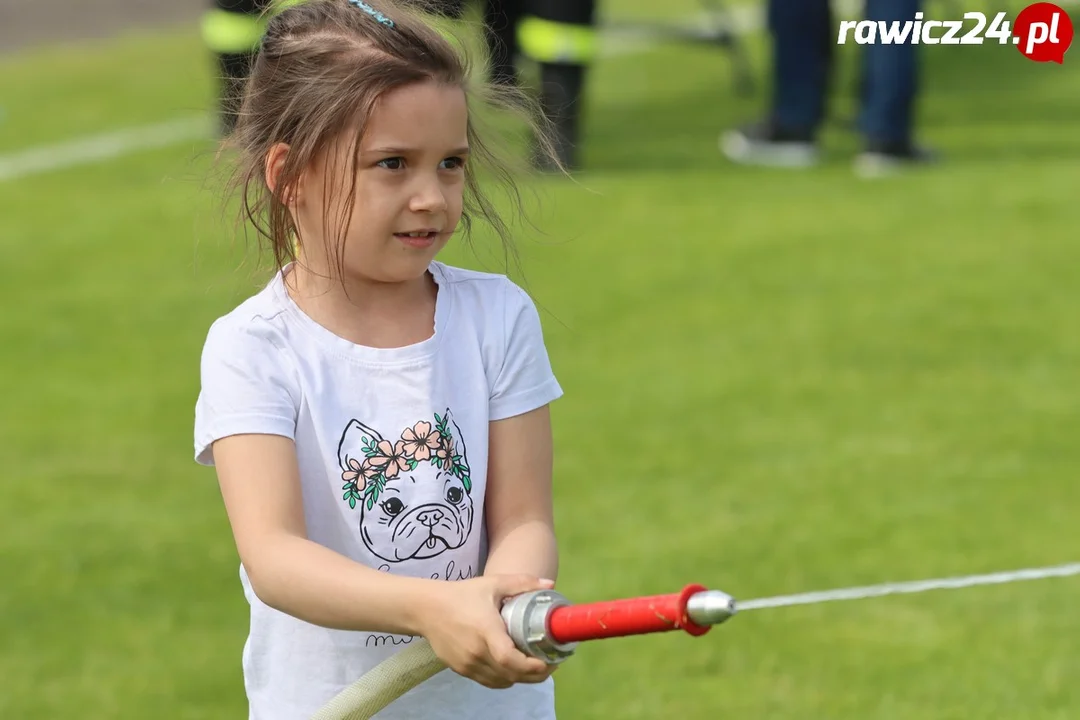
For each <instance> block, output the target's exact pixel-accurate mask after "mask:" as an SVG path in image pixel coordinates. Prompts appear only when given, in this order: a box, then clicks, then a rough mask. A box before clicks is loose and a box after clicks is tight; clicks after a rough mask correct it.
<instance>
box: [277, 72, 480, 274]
mask: <svg viewBox="0 0 1080 720" xmlns="http://www.w3.org/2000/svg"><path fill="white" fill-rule="evenodd" d="M467 130H468V110H467V107H466V102H465V93H464V92H463V91H462V89H461V88H456V87H448V86H443V85H437V84H435V83H423V84H416V85H409V86H406V87H402V88H398V89H396V90H393V91H391V92H388V93H386V94H385V95H383V96H382V97H381V98H380V100H379V102H378V104H377V105H376V109H375V111H374V112H373V113H372V115H371V117H370V118H369V120H368V125H367V128H366V130H365V132H364V136H363V138H362V139H361V141H360V144H359V147H358V152H357V154H356V156H355V158H349V157H348V152H349V148H350V146H351V145H352V143H342V146H343V148H344V149H339V150H336V151H334V152H336V153H337V154H336V155H329V154H328V155H326V156H324V157H322V158H319V159H317V160H316V162H315V163H314V166H313V167H312V168H311V170H310V172H309V173H307V174H306V177H305V178H304V182H303V185H302V188H301V192H300V195H299V199H298V203H297V208H296V209H297V222H298V224H299V226H300V235H301V240H302V245H303V253H304V256H305V258H304V260H305V263H307V264H309V265H312V266H314V267H315V268H318V269H320V270H335V269H336V267H337V262H338V261H337V258H338V255H337V254H336V248H335V250H334V251H331V252H330V253H328V252H327V250H328V248H327V243H326V242H325V240H327V239H329V242H330V243H331V244H332V243H334V242H335V240H336V239H337V238H339V237H340V236H341V230H342V228H341V226H340V218H342V217H343V215H342V213H343V212H344V211H345V210H346V208H347V206H346V200H347V199H348V197H347V193H348V191H349V181H348V175H347V174H346V173H348V172H354V173H355V176H356V187H355V191H354V192H353V194H352V198H351V199H352V211H351V213H350V214H349V215H348V216H347V217H348V220H349V224H348V231H347V233H346V235H345V236H344V238H345V244H344V249H343V254H342V259H343V261H344V271H345V274H346V278H347V279H348V278H355V279H364V280H369V281H374V282H402V281H405V280H411V279H415V278H417V277H421V276H422V275H423V274H424V273H425V272H426V270H427V268H428V265H429V264H430V263H431V261H432V260H433V259H434V258H435V256H436V254H438V252H439V251H440V250H442V249H443V247H445V246H446V243H447V241H448V240H449V238H450V235H452V234H453V232H454V231H455V229H456V228H457V225H458V221H459V220H460V219H461V209H462V195H463V192H464V186H465V171H464V164H465V161H466V158H467V156H468V151H469V143H468V133H467ZM313 241H314V242H313ZM331 246H332V245H331Z"/></svg>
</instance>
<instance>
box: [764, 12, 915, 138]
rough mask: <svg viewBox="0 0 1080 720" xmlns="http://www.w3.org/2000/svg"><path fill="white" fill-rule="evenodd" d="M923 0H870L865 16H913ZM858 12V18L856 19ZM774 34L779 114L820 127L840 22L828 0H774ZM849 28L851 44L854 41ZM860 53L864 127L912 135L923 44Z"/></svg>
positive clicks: (880, 133) (796, 124)
mask: <svg viewBox="0 0 1080 720" xmlns="http://www.w3.org/2000/svg"><path fill="white" fill-rule="evenodd" d="M921 4H922V3H921V0H866V12H865V15H864V18H863V19H866V20H872V21H880V20H883V21H886V22H892V21H904V20H914V19H915V13H916V12H917V11H918V10H919V7H920V5H921ZM852 19H856V18H852ZM768 23H769V31H770V32H771V34H772V40H773V72H774V74H775V85H774V95H773V111H772V116H773V119H774V120H775V121H776V122H777V124H779V125H781V126H782V127H784V128H792V129H798V130H811V131H813V130H816V129H817V128H818V127H819V126H820V125H821V122H822V121H823V120H824V118H825V104H826V96H827V94H828V89H829V84H830V82H829V81H830V79H831V75H832V70H833V65H834V60H835V57H836V50H837V44H836V40H837V29H838V25H837V24H834V22H833V18H832V17H831V13H830V9H829V1H828V0H769V7H768ZM853 36H854V33H852V32H849V33H848V43H852V42H854V40H853ZM859 49H860V51H861V52H862V54H863V55H862V83H861V86H862V88H861V91H862V97H861V98H860V100H861V111H860V113H859V121H858V125H859V130H860V132H862V133H863V135H864V136H865V137H866V139H867V140H869V141H875V142H882V143H906V142H910V141H911V139H912V124H913V116H914V105H915V95H916V90H917V86H916V79H917V78H916V75H917V63H916V60H917V58H916V52H917V51H918V49H919V48H918V46H917V45H914V44H912V43H910V42H908V43H904V44H894V45H886V44H882V43H875V44H872V45H861V46H859Z"/></svg>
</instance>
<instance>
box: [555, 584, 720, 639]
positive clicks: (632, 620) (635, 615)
mask: <svg viewBox="0 0 1080 720" xmlns="http://www.w3.org/2000/svg"><path fill="white" fill-rule="evenodd" d="M705 589H706V588H705V587H704V586H702V585H687V586H686V587H685V588H683V590H682V592H679V593H674V594H671V595H653V596H650V597H639V598H630V599H627V600H612V601H609V602H596V603H586V604H582V605H570V606H565V607H557V608H555V609H553V610H552V611H551V616H550V617H549V618H548V632H549V633H550V635H551V638H552V639H553V640H554V641H555V642H557V643H560V644H566V643H574V642H582V641H584V640H599V639H601V638H610V637H623V636H626V635H644V634H646V633H656V632H668V631H669V630H685V631H686V632H688V633H690V634H691V635H704V634H705V633H707V632H708V631H709V627H708V626H705V625H698V624H696V623H694V622H693V621H692V620H690V618H689V616H688V615H687V614H686V603H687V602H688V601H689V600H690V597H691V596H692V595H695V594H697V593H699V592H702V591H704V590H705Z"/></svg>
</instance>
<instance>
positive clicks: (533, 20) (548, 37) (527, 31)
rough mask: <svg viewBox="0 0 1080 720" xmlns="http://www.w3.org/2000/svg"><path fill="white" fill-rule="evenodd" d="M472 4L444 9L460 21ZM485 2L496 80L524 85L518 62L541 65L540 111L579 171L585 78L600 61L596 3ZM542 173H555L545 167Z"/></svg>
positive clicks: (562, 158)
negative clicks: (530, 62)
mask: <svg viewBox="0 0 1080 720" xmlns="http://www.w3.org/2000/svg"><path fill="white" fill-rule="evenodd" d="M469 1H470V0H442V2H441V9H442V11H443V12H444V13H445V14H446V15H448V16H451V17H455V18H460V17H461V16H462V15H463V14H464V12H465V10H466V8H467V7H468V5H469ZM482 2H483V17H484V33H485V38H486V40H487V46H488V47H487V50H488V52H489V54H490V58H491V61H492V73H493V75H494V79H496V80H498V81H501V82H508V83H518V84H520V83H521V82H522V76H521V68H520V67H519V65H518V60H519V59H527V60H530V61H532V62H535V63H536V64H537V68H538V75H539V77H538V80H539V87H538V88H537V92H538V93H539V98H538V99H539V102H540V106H541V112H542V113H543V114H544V115H545V116H546V117H547V119H548V120H550V121H551V122H552V123H553V124H554V130H555V133H554V140H555V143H556V148H555V149H556V152H557V156H558V158H559V162H560V163H562V165H563V166H564V167H566V168H567V169H569V170H574V169H577V168H578V167H579V161H580V158H579V155H578V147H579V146H580V144H581V137H580V136H581V123H582V120H581V115H582V105H583V102H582V100H583V97H584V93H585V82H586V76H587V73H588V68H589V66H590V65H591V64H592V63H593V61H594V60H595V58H596V48H597V27H596V22H597V17H596V0H482ZM537 157H542V154H537ZM538 162H540V163H543V162H544V161H543V160H539V161H538ZM541 169H551V168H549V167H544V166H543V164H542V165H541Z"/></svg>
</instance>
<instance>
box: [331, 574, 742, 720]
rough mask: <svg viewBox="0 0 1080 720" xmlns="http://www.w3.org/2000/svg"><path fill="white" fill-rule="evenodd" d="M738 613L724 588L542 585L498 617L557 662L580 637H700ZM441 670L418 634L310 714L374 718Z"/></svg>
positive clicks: (523, 645) (519, 642)
mask: <svg viewBox="0 0 1080 720" xmlns="http://www.w3.org/2000/svg"><path fill="white" fill-rule="evenodd" d="M735 612H736V607H735V600H734V599H733V598H732V597H731V596H729V595H727V594H726V593H723V592H720V591H719V590H707V589H705V588H704V587H702V586H700V585H687V586H686V587H685V588H683V590H682V592H680V593H676V594H673V595H656V596H650V597H642V598H631V599H627V600H615V601H611V602H600V603H591V604H585V605H571V604H570V602H569V601H568V600H567V599H566V598H565V597H563V596H562V595H561V594H560V593H557V592H555V591H554V590H539V591H534V592H528V593H523V594H521V595H517V596H515V597H513V598H510V599H509V600H507V602H506V604H505V605H503V608H502V617H503V620H504V621H505V622H506V628H507V631H508V632H509V634H510V637H511V638H513V640H514V644H515V645H516V646H517V647H518V649H519V650H521V651H522V652H523V653H525V654H526V655H530V656H532V657H536V658H540V659H541V660H544V661H545V662H547V663H549V664H557V663H561V662H563V661H564V660H566V659H567V658H568V657H570V656H571V655H573V653H574V650H575V649H576V648H577V645H578V643H579V642H581V641H584V640H597V639H601V638H608V637H621V636H625V635H642V634H645V633H654V632H666V631H669V630H680V629H681V630H685V631H686V632H688V633H689V634H691V635H703V634H705V633H706V632H708V630H709V628H711V627H712V626H713V625H719V624H720V623H722V622H724V621H725V620H727V619H728V618H730V617H731V616H732V615H734V614H735ZM445 669H446V665H445V664H443V662H442V661H441V660H440V659H439V658H438V656H437V655H435V651H434V650H432V648H431V645H430V644H429V643H428V642H427V640H424V639H423V638H420V639H419V640H417V641H416V642H414V643H412V644H411V645H409V647H407V648H405V649H404V650H401V651H399V652H397V653H395V654H394V655H393V656H391V657H389V658H387V659H386V660H384V661H383V662H381V663H379V664H378V665H376V666H375V667H374V668H372V669H371V670H370V671H369V672H368V673H366V674H365V675H364V676H363V677H361V678H360V679H359V680H357V681H356V682H354V683H353V684H352V685H350V686H349V687H347V688H345V689H344V690H342V691H341V692H340V693H338V695H336V696H335V697H334V698H333V699H332V700H331V701H330V702H329V703H327V704H326V705H325V706H323V707H322V708H321V709H320V710H319V711H318V712H317V713H316V714H315V715H314V716H312V718H311V720H371V718H373V717H374V716H375V714H376V713H377V712H379V711H380V710H382V709H383V708H385V707H386V706H387V705H389V704H390V703H392V702H393V701H394V700H397V699H398V698H399V697H401V696H402V695H404V694H405V693H407V692H408V691H409V690H411V689H412V688H414V687H416V686H417V685H419V684H420V683H422V682H424V681H425V680H428V679H430V678H431V677H432V676H434V675H435V674H436V673H439V672H441V671H442V670H445Z"/></svg>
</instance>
